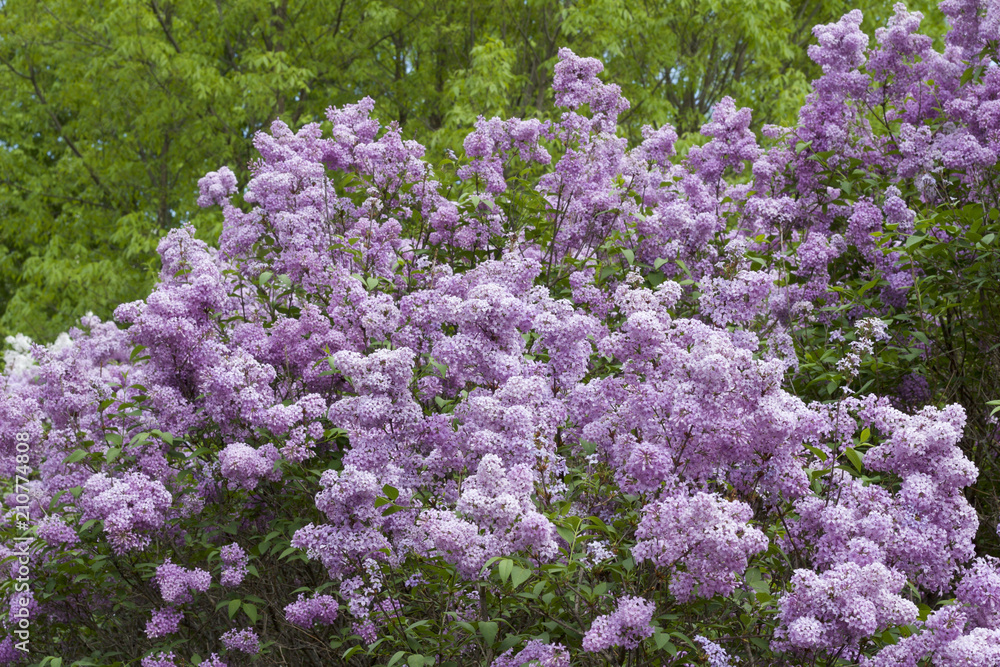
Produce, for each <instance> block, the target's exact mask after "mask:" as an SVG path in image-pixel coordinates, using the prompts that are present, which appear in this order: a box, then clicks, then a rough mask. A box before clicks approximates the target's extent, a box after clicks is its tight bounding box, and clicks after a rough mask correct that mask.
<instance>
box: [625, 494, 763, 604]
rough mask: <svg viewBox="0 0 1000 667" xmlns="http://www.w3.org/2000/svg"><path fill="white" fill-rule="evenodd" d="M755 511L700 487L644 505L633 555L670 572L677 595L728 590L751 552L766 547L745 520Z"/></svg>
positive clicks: (684, 597)
mask: <svg viewBox="0 0 1000 667" xmlns="http://www.w3.org/2000/svg"><path fill="white" fill-rule="evenodd" d="M752 515H753V511H752V510H751V509H750V507H749V506H748V505H747V504H745V503H740V502H729V501H726V500H724V499H722V498H719V497H718V496H714V495H711V494H708V493H704V492H699V493H697V494H695V495H691V496H689V495H686V494H681V495H676V496H672V497H669V498H666V499H664V500H661V501H658V502H655V503H650V504H648V505H646V507H644V508H643V516H642V520H641V521H640V522H639V526H638V528H637V529H636V538H638V541H637V542H636V545H635V547H634V548H633V549H632V555H633V556H634V557H635V559H636V561H637V562H641V561H643V560H650V561H652V562H653V563H654V564H655V565H656V566H658V567H661V568H664V569H666V570H670V571H673V572H674V574H673V577H672V579H671V581H670V592H671V593H673V595H674V597H676V598H677V599H678V600H688V599H690V598H692V597H694V596H698V597H706V598H707V597H712V596H713V595H716V594H720V593H721V594H722V595H728V594H729V593H731V592H732V591H733V589H734V588H735V587H736V584H737V578H736V577H737V575H738V574H742V573H743V572H744V571H745V570H746V569H747V560H748V559H749V558H750V556H752V555H754V554H756V553H759V552H761V551H764V550H765V549H767V545H768V540H767V537H766V536H765V535H764V533H762V532H761V531H760V530H758V529H757V528H754V527H753V526H749V525H747V524H748V522H749V521H750V518H751V516H752Z"/></svg>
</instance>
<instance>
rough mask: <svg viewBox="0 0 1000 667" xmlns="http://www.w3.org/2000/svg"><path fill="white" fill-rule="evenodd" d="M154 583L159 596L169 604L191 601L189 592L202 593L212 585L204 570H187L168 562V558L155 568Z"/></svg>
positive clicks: (208, 575)
mask: <svg viewBox="0 0 1000 667" xmlns="http://www.w3.org/2000/svg"><path fill="white" fill-rule="evenodd" d="M155 578H156V583H157V585H158V586H159V587H160V595H162V596H163V600H164V601H165V602H167V603H169V604H180V603H184V602H189V601H190V600H191V591H198V592H200V593H204V592H205V591H207V590H208V587H209V586H211V585H212V575H210V574H209V573H208V572H206V571H205V570H199V569H193V570H187V569H185V568H183V567H181V566H180V565H174V564H173V563H171V562H170V557H169V556H168V557H167V558H166V560H164V562H163V565H160V566H159V567H157V568H156V577H155Z"/></svg>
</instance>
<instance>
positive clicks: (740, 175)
mask: <svg viewBox="0 0 1000 667" xmlns="http://www.w3.org/2000/svg"><path fill="white" fill-rule="evenodd" d="M941 9H942V11H943V13H944V14H945V15H947V16H948V19H949V21H950V23H951V29H950V31H949V32H948V34H947V37H946V40H945V47H944V49H943V51H937V50H935V49H934V48H933V40H931V39H930V38H929V37H926V36H923V35H922V34H921V33H920V32H919V26H920V18H921V17H920V15H919V14H911V13H908V12H907V11H906V9H905V8H904V7H903V6H902V5H898V6H897V8H896V10H895V14H894V15H893V16H892V17H891V18H890V19H889V20H888V22H887V25H886V27H884V28H882V29H880V30H878V31H877V32H876V36H875V40H874V42H873V43H871V42H870V40H869V38H868V37H867V36H866V35H865V34H864V32H863V31H862V30H861V28H860V26H861V21H862V16H861V12H859V11H857V10H855V11H852V12H850V13H848V14H847V15H846V16H844V17H843V18H842V19H840V20H839V21H837V22H835V23H830V24H826V25H821V26H818V27H817V28H815V30H814V35H815V37H816V38H817V41H818V44H816V45H813V46H811V47H810V48H809V50H808V53H809V57H810V58H812V59H813V61H815V62H816V63H817V64H818V65H819V66H820V67H821V69H822V75H821V76H820V78H818V79H817V80H816V81H815V82H814V85H813V90H812V92H811V93H810V94H809V96H808V97H807V98H806V101H805V104H804V105H803V106H802V108H801V110H800V112H799V116H798V122H797V124H796V125H795V126H794V127H779V126H775V125H767V126H765V127H764V128H763V130H762V131H761V133H760V134H759V135H758V134H757V133H755V132H754V131H753V129H752V115H751V111H750V110H749V109H747V108H739V107H738V106H737V105H736V104H735V103H734V101H733V100H732V99H730V98H723V99H721V100H720V101H719V102H718V103H717V104H715V105H714V108H713V112H712V116H711V120H710V121H709V122H707V123H706V124H705V125H704V126H703V127H702V130H701V132H702V135H703V137H702V139H701V140H700V141H698V142H697V145H696V146H694V147H692V148H691V149H690V150H689V151H688V152H687V153H686V155H685V156H684V157H683V158H680V157H677V156H676V155H675V144H676V142H677V140H678V137H677V133H676V131H675V129H674V128H673V127H671V126H669V125H664V126H661V127H659V128H653V127H647V128H644V129H643V130H642V132H641V137H642V138H641V141H638V142H636V143H634V144H631V145H630V143H629V141H628V139H627V138H625V137H622V136H619V134H618V120H619V118H620V117H621V115H622V114H623V113H624V112H625V111H626V110H627V109H629V102H628V101H627V100H626V99H625V98H624V97H623V96H622V92H621V90H620V89H619V87H618V86H617V85H614V84H610V83H604V82H602V81H601V80H600V79H599V77H598V75H599V74H600V73H601V71H602V65H601V63H600V62H599V61H597V60H595V59H591V58H582V57H579V56H577V55H575V54H574V53H573V52H572V51H570V50H569V49H563V50H561V51H559V54H558V57H559V60H558V63H557V64H556V66H555V68H554V77H553V91H554V96H553V98H554V103H555V104H556V105H558V107H559V108H560V109H561V110H562V113H561V114H560V115H559V116H558V119H557V120H554V121H542V120H539V119H529V120H521V119H518V118H511V119H508V120H501V119H500V118H492V119H486V118H481V119H479V120H478V121H477V122H476V124H475V128H474V130H473V131H472V132H471V133H470V134H469V135H468V136H467V137H466V138H465V141H464V153H463V155H461V156H458V155H454V156H452V157H450V158H448V159H444V160H442V161H440V162H439V163H437V164H434V165H432V164H431V163H430V162H428V161H426V160H425V159H424V157H425V148H424V147H423V146H422V145H421V144H420V143H418V142H416V141H414V140H411V139H407V138H406V135H405V133H404V131H403V129H402V128H401V127H400V125H399V124H398V123H390V124H389V125H387V126H383V125H381V124H380V123H379V122H378V121H377V120H375V118H374V116H373V111H374V109H375V107H376V103H375V102H374V101H373V100H372V99H370V98H366V99H363V100H361V101H360V102H358V103H356V104H349V105H346V106H342V107H339V108H337V107H332V108H330V109H329V111H328V113H327V120H328V123H329V126H328V127H329V130H328V131H326V132H324V129H323V127H322V126H321V125H320V124H318V123H312V124H307V125H305V126H304V127H303V128H302V129H301V130H299V131H298V132H293V131H292V130H291V129H290V128H289V126H288V125H286V124H285V123H284V122H282V121H280V120H279V121H276V122H274V123H273V124H272V126H271V129H270V132H269V133H264V132H261V133H258V134H256V135H255V138H254V146H255V148H256V150H257V151H258V153H259V156H260V157H259V159H257V160H255V161H254V162H253V164H252V168H251V171H252V175H251V178H250V180H249V182H248V183H247V184H246V186H245V188H243V190H242V191H241V190H240V189H239V183H240V180H239V178H238V177H237V175H236V174H235V173H234V172H233V171H232V170H230V169H229V168H227V167H223V168H220V169H219V170H218V171H213V172H211V173H209V174H208V175H207V176H205V177H203V178H202V179H201V181H200V182H199V187H200V196H199V199H198V203H199V204H200V205H202V206H205V207H212V206H221V209H222V212H223V215H224V220H225V222H224V225H223V228H222V231H221V234H220V236H219V240H218V247H215V246H213V245H210V244H208V243H206V242H205V241H204V240H201V239H198V238H197V237H196V234H195V229H194V227H193V226H192V225H184V226H182V227H180V228H178V229H174V230H172V231H170V232H169V233H168V234H166V236H165V237H164V238H163V240H162V241H161V242H160V244H159V248H158V250H159V255H160V257H161V261H162V267H163V268H162V271H161V274H160V281H159V282H158V284H157V285H156V287H155V289H154V290H153V292H152V294H151V295H150V296H149V297H148V298H146V299H144V300H140V301H133V302H129V303H125V304H122V305H120V306H119V307H118V308H117V309H116V310H115V320H114V321H101V319H99V318H98V317H96V316H93V315H88V316H85V317H83V318H82V319H81V320H80V321H79V324H78V325H77V326H76V327H74V328H72V329H71V330H70V331H69V332H68V333H66V334H65V335H62V336H60V337H59V339H57V340H56V342H55V343H53V344H51V345H34V344H32V343H31V342H30V341H29V340H28V339H27V338H25V337H20V338H16V339H13V345H14V348H13V349H12V350H10V351H8V352H7V355H6V362H7V363H6V369H5V372H4V374H3V376H2V383H3V393H2V394H0V448H2V449H0V451H2V453H3V459H2V461H3V464H4V470H3V473H4V474H5V475H6V476H9V479H10V480H11V486H12V488H10V489H9V491H10V493H8V494H7V495H6V497H5V499H4V506H5V508H6V513H5V514H4V524H3V532H2V537H3V546H0V554H2V555H3V556H5V557H6V559H5V560H6V562H7V564H8V566H9V567H10V571H11V574H12V578H11V579H10V580H8V581H6V582H4V583H3V584H2V585H0V591H2V593H3V600H4V603H5V605H8V606H9V609H10V611H9V614H7V615H6V617H5V619H0V622H2V624H3V628H4V629H3V632H4V633H5V638H4V639H3V641H2V643H0V660H6V661H8V662H11V663H16V662H17V661H18V660H21V659H23V658H24V656H23V654H21V653H19V652H18V649H17V643H18V642H20V641H24V640H25V638H28V640H29V642H30V648H31V651H32V653H31V660H33V664H38V665H46V666H50V667H51V666H59V665H68V664H70V663H73V664H78V665H81V666H82V665H124V664H132V665H136V664H141V665H142V666H143V667H166V666H167V665H189V664H200V665H210V666H215V667H218V666H219V665H230V666H235V665H241V664H249V663H256V664H288V665H328V664H349V665H386V666H390V667H391V666H392V665H408V666H409V667H416V666H419V665H430V664H433V665H439V666H443V665H473V664H475V665H483V666H492V667H524V666H525V665H536V664H541V665H548V666H560V667H566V666H568V665H570V664H572V665H608V664H613V665H684V664H711V665H713V666H715V667H719V666H721V665H729V664H735V663H737V662H739V664H747V665H775V664H789V665H796V664H802V665H812V664H824V665H836V664H858V665H873V666H874V665H878V666H882V665H918V664H919V665H935V666H945V665H948V666H950V665H977V666H986V665H1000V560H998V559H997V558H996V557H995V555H996V554H998V553H1000V552H998V550H997V535H996V530H995V529H996V524H997V516H996V509H997V507H998V505H997V502H996V488H997V487H996V481H997V470H998V465H997V437H998V432H997V428H996V421H995V420H994V419H993V418H992V417H991V416H990V415H989V414H988V410H989V407H988V405H987V404H986V403H987V401H988V400H989V399H990V398H992V397H990V396H989V394H987V393H984V392H988V391H990V389H991V387H990V386H983V385H982V383H983V382H986V381H989V380H990V379H991V378H992V377H994V376H993V375H991V374H995V373H996V368H997V366H996V365H995V364H992V363H989V362H990V361H991V360H992V359H993V356H992V355H995V354H996V352H995V350H996V348H997V341H996V340H995V339H996V337H997V335H998V334H997V331H998V328H997V326H996V317H995V315H994V313H995V308H996V307H995V305H994V304H993V302H994V300H995V295H996V291H997V290H996V288H997V278H996V275H997V273H996V271H995V268H996V267H997V265H998V261H997V259H998V257H997V252H998V251H997V246H998V242H997V235H1000V221H998V218H1000V211H998V209H1000V190H998V187H1000V186H998V184H1000V180H998V178H997V176H998V174H997V166H996V165H997V164H998V155H1000V67H997V65H996V64H995V62H994V61H995V60H996V59H997V55H996V46H997V41H998V38H1000V8H998V5H997V3H987V2H977V1H976V0H961V1H959V0H946V1H945V2H943V3H942V5H941ZM977 392H979V393H977ZM935 397H945V398H948V399H949V400H950V399H951V398H955V399H958V400H959V401H961V402H963V403H966V404H967V407H968V409H966V408H965V407H963V406H962V405H961V404H959V403H952V404H947V405H946V404H943V403H939V404H937V405H934V404H929V403H932V402H933V399H934V398H935ZM984 398H985V400H981V399H984ZM14 485H16V487H15V486H14ZM22 584H24V585H22ZM19 633H23V634H19ZM22 662H23V660H22Z"/></svg>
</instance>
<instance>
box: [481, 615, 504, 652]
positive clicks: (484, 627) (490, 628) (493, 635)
mask: <svg viewBox="0 0 1000 667" xmlns="http://www.w3.org/2000/svg"><path fill="white" fill-rule="evenodd" d="M499 631H500V626H499V625H497V624H496V623H495V622H494V621H479V632H480V633H481V634H482V635H483V639H485V640H486V645H487V646H493V642H495V641H496V639H497V633H498V632H499Z"/></svg>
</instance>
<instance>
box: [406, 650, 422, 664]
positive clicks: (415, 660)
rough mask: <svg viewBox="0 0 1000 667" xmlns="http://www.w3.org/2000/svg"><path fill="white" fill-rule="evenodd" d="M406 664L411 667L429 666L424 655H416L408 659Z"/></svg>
mask: <svg viewBox="0 0 1000 667" xmlns="http://www.w3.org/2000/svg"><path fill="white" fill-rule="evenodd" d="M406 664H407V665H409V666H410V667H424V665H426V664H427V659H426V658H425V657H424V656H422V655H419V654H417V653H414V654H413V655H411V656H410V657H409V658H407V659H406Z"/></svg>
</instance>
